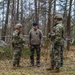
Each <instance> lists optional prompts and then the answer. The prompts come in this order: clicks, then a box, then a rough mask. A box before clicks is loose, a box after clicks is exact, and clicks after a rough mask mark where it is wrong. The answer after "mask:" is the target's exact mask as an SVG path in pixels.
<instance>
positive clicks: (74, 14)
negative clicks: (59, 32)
mask: <svg viewBox="0 0 75 75" xmlns="http://www.w3.org/2000/svg"><path fill="white" fill-rule="evenodd" d="M74 22H75V0H74ZM74 41H75V26H74Z"/></svg>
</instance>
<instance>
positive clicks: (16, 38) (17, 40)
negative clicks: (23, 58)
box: [12, 30, 24, 47]
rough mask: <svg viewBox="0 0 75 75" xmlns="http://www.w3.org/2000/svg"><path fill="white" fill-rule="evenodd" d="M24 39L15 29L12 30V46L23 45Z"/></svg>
mask: <svg viewBox="0 0 75 75" xmlns="http://www.w3.org/2000/svg"><path fill="white" fill-rule="evenodd" d="M23 44H24V40H23V38H22V36H21V34H20V33H18V31H17V30H15V31H14V32H13V35H12V45H13V47H23Z"/></svg>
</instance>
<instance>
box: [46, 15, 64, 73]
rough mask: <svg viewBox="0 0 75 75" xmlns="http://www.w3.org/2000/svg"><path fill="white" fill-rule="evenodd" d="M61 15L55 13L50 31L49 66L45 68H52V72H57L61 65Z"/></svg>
mask: <svg viewBox="0 0 75 75" xmlns="http://www.w3.org/2000/svg"><path fill="white" fill-rule="evenodd" d="M62 18H63V17H62V16H61V15H60V14H56V15H55V18H54V23H55V24H54V26H53V30H52V32H51V33H50V35H49V36H50V38H51V41H52V47H51V50H50V57H51V66H50V68H47V70H52V71H53V72H59V68H60V67H61V66H63V44H64V38H63V34H64V29H63V25H62Z"/></svg>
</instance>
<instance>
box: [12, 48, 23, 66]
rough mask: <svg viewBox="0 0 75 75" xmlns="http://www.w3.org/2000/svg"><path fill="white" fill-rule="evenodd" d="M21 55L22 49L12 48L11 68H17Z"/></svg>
mask: <svg viewBox="0 0 75 75" xmlns="http://www.w3.org/2000/svg"><path fill="white" fill-rule="evenodd" d="M21 54H22V49H21V48H14V51H13V59H12V63H13V66H16V65H17V66H18V65H19V63H20V58H21Z"/></svg>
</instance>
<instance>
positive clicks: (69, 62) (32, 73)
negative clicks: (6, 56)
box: [0, 46, 75, 75]
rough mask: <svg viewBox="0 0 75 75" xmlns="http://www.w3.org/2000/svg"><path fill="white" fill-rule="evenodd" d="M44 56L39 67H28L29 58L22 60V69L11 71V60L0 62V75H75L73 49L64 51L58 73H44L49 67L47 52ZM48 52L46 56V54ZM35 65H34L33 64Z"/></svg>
mask: <svg viewBox="0 0 75 75" xmlns="http://www.w3.org/2000/svg"><path fill="white" fill-rule="evenodd" d="M43 52H45V53H46V55H43V54H42V56H41V67H39V68H38V67H36V66H34V67H32V68H31V67H29V62H30V61H29V58H26V59H25V58H22V59H21V65H22V67H20V68H16V69H15V70H14V69H12V64H11V60H0V75H75V47H74V46H73V47H71V50H70V51H64V66H63V67H62V68H61V69H60V73H57V74H55V73H51V72H50V71H46V68H47V67H48V66H49V62H50V60H49V59H50V58H49V51H45V50H44V51H43ZM47 52H48V54H47ZM35 65H36V64H35Z"/></svg>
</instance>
